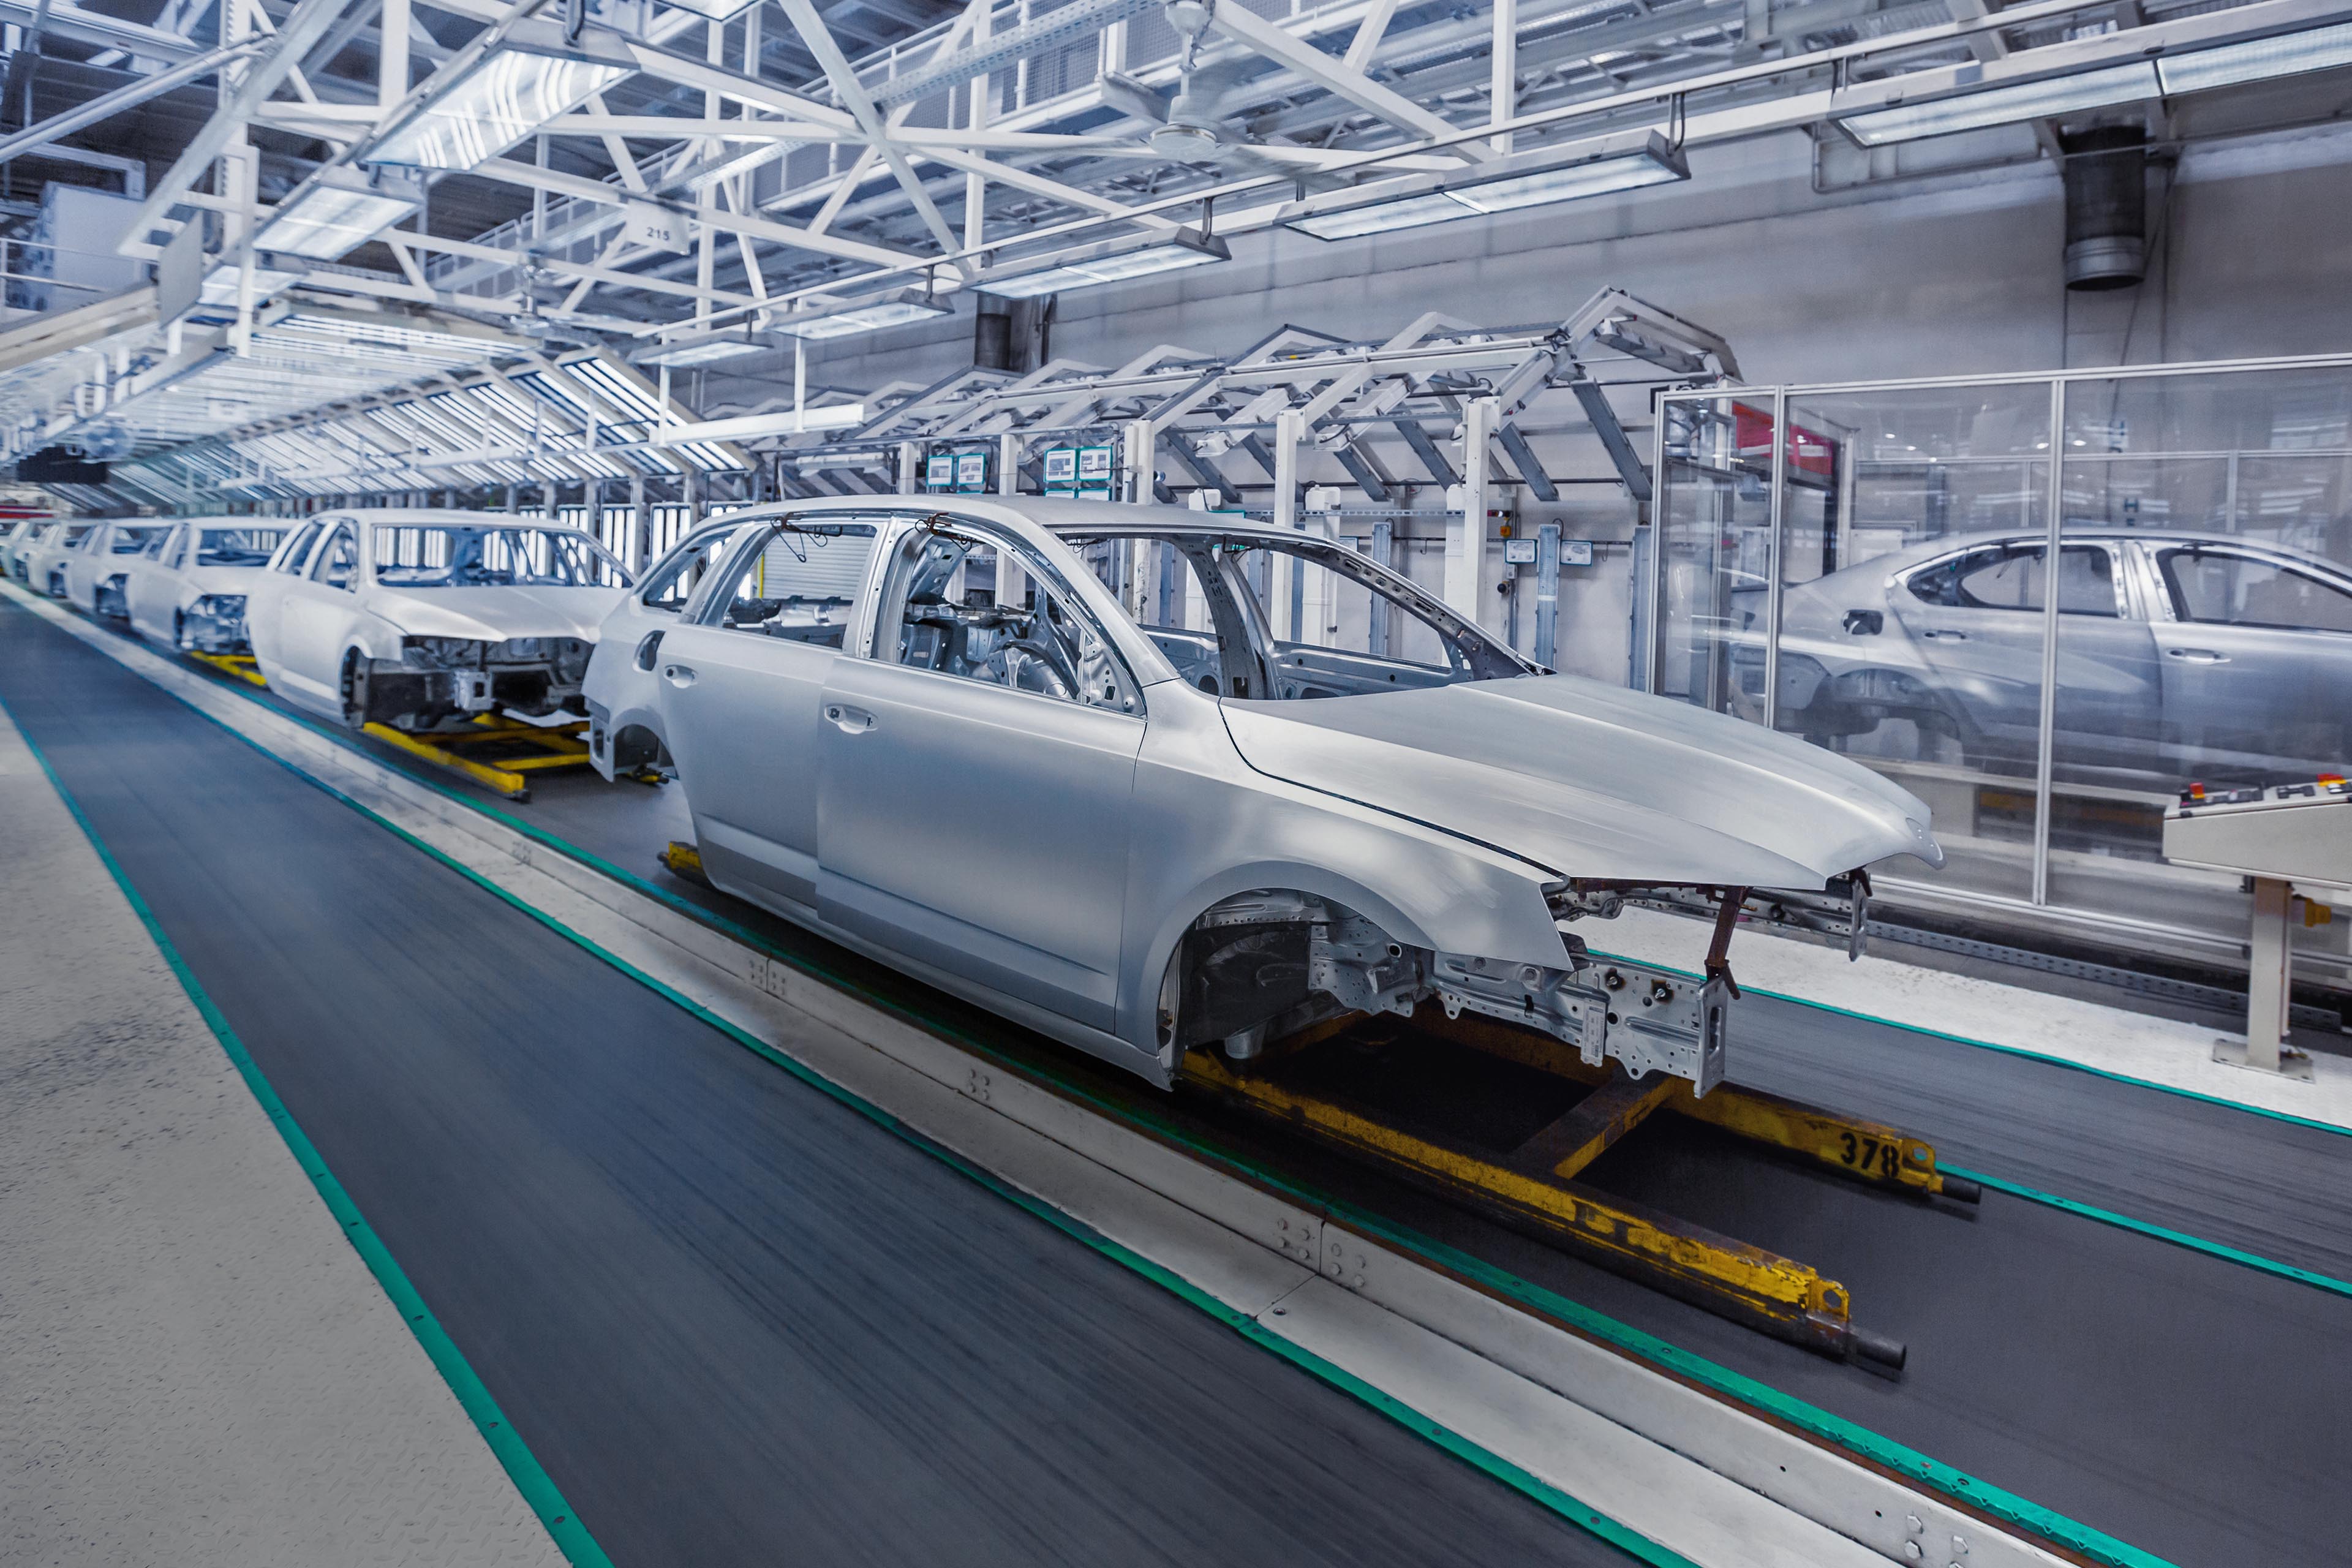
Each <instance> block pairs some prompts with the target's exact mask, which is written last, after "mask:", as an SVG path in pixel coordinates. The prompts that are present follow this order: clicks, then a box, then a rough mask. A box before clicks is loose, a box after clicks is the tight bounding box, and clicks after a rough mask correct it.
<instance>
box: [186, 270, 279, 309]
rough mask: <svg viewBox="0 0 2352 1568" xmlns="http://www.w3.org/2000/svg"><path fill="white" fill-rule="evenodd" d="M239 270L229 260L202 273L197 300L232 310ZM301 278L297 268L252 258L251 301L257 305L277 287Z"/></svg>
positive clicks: (234, 303) (276, 290)
mask: <svg viewBox="0 0 2352 1568" xmlns="http://www.w3.org/2000/svg"><path fill="white" fill-rule="evenodd" d="M239 270H240V268H238V267H237V265H236V263H235V262H233V261H231V262H224V263H222V264H221V265H220V266H218V267H215V268H213V269H212V270H211V271H210V272H208V273H206V274H205V291H204V292H203V293H201V294H199V295H197V296H196V300H197V302H198V303H200V304H205V305H213V306H218V307H221V308H223V309H227V310H235V309H236V287H237V274H238V272H239ZM301 280H302V274H300V273H299V272H284V271H280V270H279V269H278V268H275V267H264V266H262V265H261V264H260V263H258V262H256V263H255V264H254V268H253V302H254V303H255V304H259V303H261V301H262V300H267V299H268V298H269V297H270V296H271V295H272V294H275V293H277V292H278V290H279V289H284V288H286V287H288V286H289V285H290V284H295V283H299V282H300V281H301Z"/></svg>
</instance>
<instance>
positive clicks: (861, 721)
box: [824, 702, 874, 735]
mask: <svg viewBox="0 0 2352 1568" xmlns="http://www.w3.org/2000/svg"><path fill="white" fill-rule="evenodd" d="M824 716H825V718H826V719H827V720H829V721H831V722H832V723H833V725H834V727H835V729H837V730H839V731H841V732H842V733H843V734H845V735H863V734H864V733H866V731H868V730H871V729H872V728H874V715H873V714H871V713H868V712H867V711H866V710H865V709H863V708H852V707H850V706H849V705H848V704H847V703H845V702H828V703H826V704H825V705H824Z"/></svg>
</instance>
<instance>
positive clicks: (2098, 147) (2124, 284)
mask: <svg viewBox="0 0 2352 1568" xmlns="http://www.w3.org/2000/svg"><path fill="white" fill-rule="evenodd" d="M2058 145H2059V147H2060V149H2061V150H2062V151H2063V153H2065V154H2066V162H2065V164H2064V166H2063V169H2062V170H2061V171H2060V174H2061V177H2062V178H2063V180H2064V181H2065V184H2066V287H2067V288H2069V289H2129V288H2131V287H2133V286H2134V285H2135V284H2137V283H2138V282H2139V280H2140V279H2143V278H2145V277H2146V276H2147V131H2145V130H2144V129H2142V128H2141V127H2139V126H2137V125H2098V126H2094V127H2092V128H2091V129H2089V130H2087V131H2075V132H2068V133H2066V134H2064V135H2062V136H2061V137H2060V138H2059V140H2058Z"/></svg>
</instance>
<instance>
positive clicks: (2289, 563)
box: [2150, 543, 2352, 778]
mask: <svg viewBox="0 0 2352 1568" xmlns="http://www.w3.org/2000/svg"><path fill="white" fill-rule="evenodd" d="M2150 553H2151V554H2152V555H2153V556H2154V557H2155V563H2156V574H2157V578H2158V583H2159V584H2160V585H2161V588H2162V590H2163V598H2164V600H2165V603H2163V604H2161V605H2158V616H2159V618H2158V620H2157V621H2156V623H2155V629H2156V637H2157V641H2158V647H2160V648H2161V650H2162V654H2161V658H2160V660H2159V662H2160V664H2161V667H2162V670H2163V680H2164V729H2165V741H2166V745H2167V750H2168V752H2170V753H2171V754H2172V756H2173V757H2174V759H2175V763H2176V766H2177V768H2178V770H2179V772H2180V773H2182V774H2183V775H2184V776H2186V777H2206V776H2211V775H2212V774H2214V773H2222V774H2224V775H2225V776H2237V777H2249V778H2251V777H2252V776H2254V775H2258V774H2263V773H2277V772H2282V771H2284V772H2297V773H2299V772H2304V771H2306V770H2308V769H2310V768H2311V767H2313V766H2314V765H2315V764H2317V765H2331V764H2337V763H2342V762H2343V761H2345V760H2346V752H2347V748H2352V582H2347V581H2346V580H2344V579H2341V578H2338V577H2337V576H2336V575H2335V574H2326V573H2323V572H2322V571H2320V570H2318V569H2316V568H2315V567H2313V566H2311V565H2310V564H2308V563H2304V562H2300V561H2295V560H2294V559H2292V558H2290V557H2286V556H2282V555H2276V554H2273V553H2272V552H2267V551H2263V550H2261V549H2259V548H2257V547H2252V546H2246V545H2236V544H2210V545H2209V544H2201V543H2200V544H2187V545H2174V546H2170V547H2158V548H2153V549H2151V551H2150ZM2167 609H2168V610H2169V611H2170V614H2169V616H2165V615H2164V611H2166V610H2167Z"/></svg>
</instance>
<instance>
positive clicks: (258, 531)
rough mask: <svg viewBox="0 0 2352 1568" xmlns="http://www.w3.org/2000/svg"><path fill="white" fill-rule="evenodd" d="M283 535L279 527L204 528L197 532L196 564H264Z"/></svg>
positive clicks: (282, 538)
mask: <svg viewBox="0 0 2352 1568" xmlns="http://www.w3.org/2000/svg"><path fill="white" fill-rule="evenodd" d="M285 537H286V531H285V530H284V529H282V528H207V529H205V531H204V532H203V533H201V534H199V535H198V536H197V540H196V559H195V564H197V565H199V566H267V565H268V564H269V558H270V557H271V556H272V555H275V554H277V553H278V543H279V542H280V541H282V540H284V539H285Z"/></svg>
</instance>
